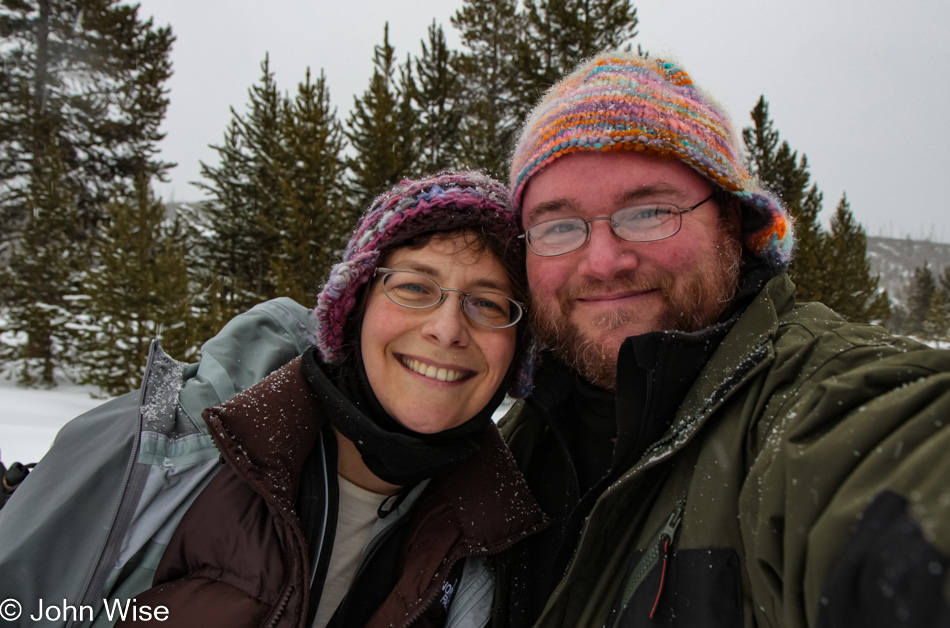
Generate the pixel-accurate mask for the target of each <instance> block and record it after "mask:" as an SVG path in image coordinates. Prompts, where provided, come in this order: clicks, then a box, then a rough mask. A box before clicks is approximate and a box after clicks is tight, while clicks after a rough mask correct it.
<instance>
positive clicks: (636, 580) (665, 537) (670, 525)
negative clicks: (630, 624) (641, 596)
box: [614, 505, 683, 625]
mask: <svg viewBox="0 0 950 628" xmlns="http://www.w3.org/2000/svg"><path fill="white" fill-rule="evenodd" d="M682 519H683V506H682V505H678V506H677V507H676V510H674V511H673V514H671V515H670V518H669V519H668V520H667V521H666V524H665V525H664V526H663V528H662V529H661V530H660V533H659V534H657V536H656V541H654V542H653V543H652V544H651V545H650V547H649V548H648V549H647V550H646V552H645V553H644V554H643V556H641V557H640V560H639V561H638V562H637V565H636V567H635V568H634V570H633V573H631V574H630V579H629V580H628V581H627V586H626V587H624V590H623V596H622V597H621V599H620V605H619V607H618V611H617V621H619V620H620V617H621V615H622V614H623V609H624V608H626V606H627V603H628V602H629V601H630V598H631V597H633V594H634V593H635V592H636V590H637V589H638V588H640V585H641V584H643V580H644V579H645V578H646V577H647V575H648V574H649V573H650V572H651V571H652V570H653V567H655V566H656V565H657V563H658V562H659V561H660V559H661V558H662V560H663V570H662V572H661V573H660V586H659V587H658V590H657V593H656V599H655V600H654V602H653V608H652V610H651V611H650V618H651V619H652V617H653V615H654V613H655V612H656V609H657V606H658V605H659V602H660V596H661V595H662V594H663V585H664V584H665V580H666V569H667V563H668V562H669V556H670V552H671V551H672V547H673V537H674V535H675V534H676V530H677V528H679V525H680V522H681V521H682ZM614 625H616V621H615V622H614Z"/></svg>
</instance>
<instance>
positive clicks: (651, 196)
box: [615, 182, 688, 209]
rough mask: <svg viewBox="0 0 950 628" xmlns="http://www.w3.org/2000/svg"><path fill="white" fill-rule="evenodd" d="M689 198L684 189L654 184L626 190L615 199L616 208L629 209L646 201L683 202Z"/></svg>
mask: <svg viewBox="0 0 950 628" xmlns="http://www.w3.org/2000/svg"><path fill="white" fill-rule="evenodd" d="M687 198H688V194H687V193H686V192H685V191H683V190H682V189H680V188H678V187H676V186H673V185H670V184H669V183H662V182H661V183H654V184H651V185H642V186H638V187H636V188H633V189H630V190H626V191H624V192H621V193H620V194H618V195H617V197H616V199H615V203H616V207H617V208H618V209H619V208H621V207H629V206H630V205H634V204H636V203H640V202H642V201H645V200H654V201H666V202H677V203H678V202H683V201H686V200H687Z"/></svg>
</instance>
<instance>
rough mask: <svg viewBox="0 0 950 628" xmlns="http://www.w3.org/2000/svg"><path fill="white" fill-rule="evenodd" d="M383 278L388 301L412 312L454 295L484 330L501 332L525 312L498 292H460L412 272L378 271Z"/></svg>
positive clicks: (521, 304)
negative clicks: (455, 294)
mask: <svg viewBox="0 0 950 628" xmlns="http://www.w3.org/2000/svg"><path fill="white" fill-rule="evenodd" d="M380 275H381V276H382V278H383V292H385V293H386V296H387V297H389V299H390V300H391V301H392V302H393V303H396V304H397V305H401V306H403V307H408V308H411V309H414V310H421V309H424V308H427V307H434V306H437V305H439V304H440V303H442V302H443V301H444V300H445V293H446V292H457V293H458V294H459V301H460V302H461V304H462V311H463V312H465V314H466V315H467V316H468V317H469V318H470V319H472V320H473V321H475V322H476V323H478V324H479V325H484V326H485V327H492V328H494V329H504V328H505V327H511V326H512V325H515V324H517V323H518V321H520V320H521V317H522V315H523V314H524V311H525V306H524V303H520V302H518V301H515V300H514V299H511V298H509V297H506V296H505V295H503V294H500V293H498V292H488V291H486V292H462V291H461V290H457V289H455V288H443V287H442V286H440V285H439V284H437V283H436V282H435V281H433V280H432V278H430V277H428V276H426V275H423V274H421V273H417V272H414V271H411V270H395V269H392V268H382V267H380V268H377V269H376V275H375V276H377V277H378V276H380Z"/></svg>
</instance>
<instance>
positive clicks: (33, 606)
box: [0, 298, 492, 626]
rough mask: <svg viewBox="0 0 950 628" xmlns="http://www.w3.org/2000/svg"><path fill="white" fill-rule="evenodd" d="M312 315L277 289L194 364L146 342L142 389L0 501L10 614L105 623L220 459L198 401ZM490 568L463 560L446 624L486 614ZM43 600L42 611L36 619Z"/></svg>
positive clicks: (262, 362)
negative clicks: (15, 610)
mask: <svg viewBox="0 0 950 628" xmlns="http://www.w3.org/2000/svg"><path fill="white" fill-rule="evenodd" d="M313 325H314V322H313V319H312V318H311V316H310V310H308V309H307V308H305V307H303V306H301V305H299V304H297V303H295V302H294V301H292V300H290V299H287V298H281V299H275V300H272V301H269V302H266V303H263V304H260V305H258V306H256V307H254V308H253V309H251V310H249V311H248V312H246V313H244V314H241V315H239V316H238V317H236V318H235V319H233V320H232V321H231V322H229V323H228V324H227V325H226V326H225V327H224V329H222V331H221V332H220V333H219V334H218V335H217V336H215V337H214V338H213V339H211V340H210V341H208V342H207V343H205V344H204V345H203V347H202V352H201V359H200V362H199V363H197V364H191V365H185V364H182V363H179V362H176V361H175V360H173V359H171V358H170V357H169V356H167V355H166V354H165V353H164V352H163V351H162V350H161V348H160V347H159V346H158V344H157V343H153V346H152V350H151V352H150V355H149V359H148V365H147V367H146V373H145V377H144V380H143V384H142V387H141V389H140V390H139V391H137V392H134V393H128V394H126V395H123V396H121V397H118V398H116V399H114V400H112V401H109V402H107V403H105V404H103V405H102V406H99V407H97V408H95V409H93V410H91V411H89V412H87V413H86V414H83V415H81V416H79V417H77V418H76V419H74V420H72V421H70V422H69V423H68V424H67V425H66V426H65V427H63V429H62V430H61V431H60V433H59V434H58V435H57V437H56V439H55V441H54V443H53V445H52V447H51V449H50V451H49V452H48V453H47V455H46V456H44V458H43V459H42V460H41V461H40V463H39V464H38V465H37V466H36V468H35V470H34V471H33V473H31V474H30V476H29V478H28V479H27V481H25V482H24V483H23V485H22V486H20V487H19V489H18V490H17V492H16V493H15V494H14V496H13V498H11V500H10V502H9V503H8V504H7V505H6V507H4V509H3V510H2V511H0V601H3V600H16V601H17V602H18V603H19V604H20V605H21V609H22V614H21V615H20V616H19V618H18V619H17V620H14V621H10V622H8V623H7V624H6V625H10V626H27V625H29V626H78V625H94V626H100V625H112V624H113V623H114V621H115V619H116V616H115V615H113V616H112V617H111V618H110V617H109V613H108V612H107V605H106V604H107V603H108V606H109V607H111V606H112V603H113V602H112V601H114V600H128V599H131V598H134V597H135V596H136V595H137V594H139V593H141V592H142V591H144V590H146V589H148V588H149V587H151V586H152V578H153V575H154V572H155V569H156V567H157V566H158V563H159V560H160V559H161V557H162V554H163V552H164V549H165V547H166V546H167V544H168V542H169V540H170V539H171V537H172V534H173V532H174V531H175V529H176V528H177V527H178V524H179V522H180V521H181V519H182V517H183V515H184V514H185V512H186V511H187V510H188V508H189V507H190V506H191V504H192V503H193V502H194V500H195V499H196V497H197V496H198V494H199V493H200V492H201V491H202V489H204V487H205V486H206V485H207V484H208V483H209V482H210V481H211V479H212V478H213V477H214V476H215V475H216V473H217V472H218V470H219V469H220V468H221V465H220V464H219V452H218V450H217V448H216V447H215V445H214V443H213V442H212V439H211V437H210V436H209V434H208V433H207V425H206V424H205V421H204V420H203V419H202V416H201V414H202V412H203V411H204V410H205V409H206V408H208V407H211V406H216V405H219V404H221V403H222V402H224V401H226V400H228V399H230V398H231V397H233V396H235V395H236V394H238V393H240V392H242V391H243V390H245V389H247V388H249V387H251V386H252V385H253V384H255V383H257V382H258V381H260V380H261V379H263V378H264V377H266V376H267V375H268V374H270V373H271V372H272V371H274V370H276V369H278V368H279V367H281V366H283V365H284V364H286V363H287V362H289V361H291V360H292V359H293V358H295V357H297V356H298V355H300V354H301V353H303V352H304V351H305V350H306V349H307V347H308V346H310V344H311V339H312V337H313V332H314V327H313ZM421 489H422V487H419V490H414V491H413V492H412V493H411V495H410V498H409V499H406V500H405V501H404V503H403V504H402V505H401V507H400V509H399V511H400V512H405V511H408V510H409V509H410V508H409V507H410V505H411V502H412V501H413V498H414V497H415V496H416V495H418V493H419V492H420V491H421ZM396 518H397V517H391V518H387V524H390V523H391V522H392V521H394V520H395V519H396ZM486 569H487V568H486V566H485V561H484V560H482V559H478V560H472V561H469V562H467V563H466V565H465V576H464V577H463V585H462V587H460V590H459V591H457V592H456V596H455V600H454V603H453V605H452V611H453V612H451V613H450V616H449V625H453V626H471V625H484V623H485V622H487V615H488V611H487V609H488V608H489V607H490V604H491V599H492V597H491V596H492V588H491V586H488V585H489V583H490V581H491V576H490V575H489V574H488V573H487V571H486ZM466 585H467V586H466ZM40 600H42V604H43V606H44V607H45V608H46V609H47V611H46V612H45V613H44V614H45V617H44V618H43V619H41V620H39V621H34V620H33V619H31V616H35V615H36V614H37V612H38V607H39V604H40ZM10 608H13V607H10ZM6 609H7V607H5V610H6ZM462 609H468V610H469V611H471V610H472V609H482V610H481V611H479V612H474V613H472V612H466V613H459V611H460V610H462ZM4 618H6V616H4Z"/></svg>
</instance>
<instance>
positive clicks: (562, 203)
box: [526, 198, 577, 225]
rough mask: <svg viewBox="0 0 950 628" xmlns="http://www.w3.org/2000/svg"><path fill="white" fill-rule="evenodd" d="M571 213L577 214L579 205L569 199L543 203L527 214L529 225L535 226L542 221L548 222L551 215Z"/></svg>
mask: <svg viewBox="0 0 950 628" xmlns="http://www.w3.org/2000/svg"><path fill="white" fill-rule="evenodd" d="M565 211H570V212H574V213H577V204H576V203H575V202H574V201H572V200H570V199H567V198H552V199H548V200H546V201H542V202H540V203H538V204H537V205H535V206H534V207H532V208H531V209H529V210H528V211H527V212H526V218H527V224H529V225H533V224H535V223H537V222H541V221H542V220H546V218H545V217H546V216H548V215H549V214H556V213H563V212H565Z"/></svg>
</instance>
